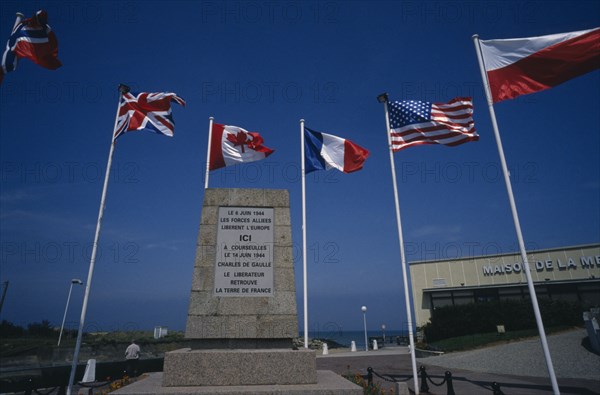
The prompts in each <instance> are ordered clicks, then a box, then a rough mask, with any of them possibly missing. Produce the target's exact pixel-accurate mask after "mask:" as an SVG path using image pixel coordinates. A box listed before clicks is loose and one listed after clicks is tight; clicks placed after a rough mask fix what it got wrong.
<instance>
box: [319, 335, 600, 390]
mask: <svg viewBox="0 0 600 395" xmlns="http://www.w3.org/2000/svg"><path fill="white" fill-rule="evenodd" d="M585 336H586V332H585V331H584V330H574V331H569V332H564V333H560V334H556V335H551V336H548V345H549V348H550V353H551V356H552V359H553V365H554V370H555V373H556V376H557V378H558V384H559V387H560V389H561V393H562V394H590V395H591V394H600V357H599V356H597V355H595V354H593V353H591V352H589V351H587V350H586V349H585V348H584V347H583V346H581V341H582V340H583V338H585ZM421 365H423V366H425V368H426V370H427V373H428V375H429V376H431V378H432V380H433V381H434V382H436V383H440V382H442V381H443V379H444V373H445V372H446V371H447V370H448V371H450V372H452V377H453V387H454V390H455V392H456V394H465V395H469V394H472V395H479V394H486V393H487V394H492V393H493V391H492V388H491V384H492V383H493V382H497V383H499V384H500V388H501V390H502V392H503V393H504V394H506V395H509V394H515V395H529V394H531V395H533V394H549V393H552V387H551V384H550V379H549V378H548V374H547V370H546V365H545V360H544V357H543V353H542V350H541V345H540V342H539V339H530V340H524V341H518V342H511V343H508V344H504V345H497V346H492V347H486V348H482V349H478V350H473V351H465V352H457V353H448V354H444V355H442V356H434V357H429V358H418V359H417V368H418V367H420V366H421ZM368 367H372V368H373V370H374V371H375V372H376V373H379V374H381V375H393V376H394V379H396V380H407V379H408V386H409V388H410V389H412V390H414V382H413V380H412V366H411V361H410V354H409V353H408V348H407V347H386V348H383V349H380V350H377V351H368V352H366V351H357V352H349V351H342V352H339V351H338V352H334V353H331V354H330V355H327V356H318V357H317V369H324V370H332V371H334V372H336V373H338V374H366V373H367V368H368ZM376 382H377V383H379V384H381V386H382V388H384V389H386V390H387V389H389V388H392V387H393V384H392V383H389V382H386V381H385V380H383V379H380V378H376ZM428 384H429V392H428V393H430V394H446V392H447V388H446V385H445V384H444V385H442V386H439V387H438V386H435V385H434V384H432V383H431V382H429V383H428ZM418 385H419V387H420V382H419V384H418Z"/></svg>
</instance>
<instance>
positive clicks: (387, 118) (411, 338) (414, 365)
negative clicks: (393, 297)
mask: <svg viewBox="0 0 600 395" xmlns="http://www.w3.org/2000/svg"><path fill="white" fill-rule="evenodd" d="M380 97H383V95H380ZM378 99H379V98H378ZM383 106H384V109H385V126H386V129H387V137H388V146H389V150H390V164H391V168H392V180H393V185H394V201H395V203H396V222H397V225H398V242H399V244H400V261H401V264H402V280H403V283H404V300H405V303H406V317H407V321H408V339H409V342H410V359H411V362H412V370H413V380H414V384H415V394H417V395H419V377H418V375H417V360H416V357H415V339H414V336H413V323H412V308H411V303H410V292H409V289H408V275H407V273H406V257H405V255H404V238H403V236H402V221H401V219H400V202H399V200H398V186H397V185H396V166H395V165H394V151H393V150H392V137H391V135H390V116H389V113H388V97H387V94H385V101H384V102H383Z"/></svg>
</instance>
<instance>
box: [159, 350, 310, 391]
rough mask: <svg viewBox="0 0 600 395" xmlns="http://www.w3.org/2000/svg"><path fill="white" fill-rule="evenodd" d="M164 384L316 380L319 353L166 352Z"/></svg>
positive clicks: (300, 351) (286, 383)
mask: <svg viewBox="0 0 600 395" xmlns="http://www.w3.org/2000/svg"><path fill="white" fill-rule="evenodd" d="M163 370H164V377H163V385H164V386H165V387H184V386H219V385H229V386H231V385H273V384H277V385H290V384H314V383H316V382H317V366H316V355H315V351H314V350H308V349H304V348H302V349H299V350H292V349H276V348H275V349H266V350H247V349H235V350H192V349H189V348H182V349H179V350H175V351H170V352H167V353H165V363H164V369H163Z"/></svg>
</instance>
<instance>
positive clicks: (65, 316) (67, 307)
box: [56, 278, 83, 347]
mask: <svg viewBox="0 0 600 395" xmlns="http://www.w3.org/2000/svg"><path fill="white" fill-rule="evenodd" d="M73 284H77V285H81V284H83V282H82V281H81V280H80V279H78V278H74V279H72V280H71V285H70V286H69V296H67V305H66V306H65V314H64V315H63V320H62V324H61V326H60V334H59V335H58V344H57V345H56V346H57V347H58V346H60V339H61V338H62V334H63V329H64V328H65V320H66V319H67V310H69V301H70V300H71V291H72V290H73Z"/></svg>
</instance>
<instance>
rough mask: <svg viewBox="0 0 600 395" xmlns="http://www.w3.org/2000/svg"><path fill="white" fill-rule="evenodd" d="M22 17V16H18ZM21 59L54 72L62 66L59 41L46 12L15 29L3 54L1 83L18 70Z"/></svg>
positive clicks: (39, 12)
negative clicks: (49, 23) (7, 75)
mask: <svg viewBox="0 0 600 395" xmlns="http://www.w3.org/2000/svg"><path fill="white" fill-rule="evenodd" d="M18 15H20V16H21V17H22V14H18ZM20 58H27V59H30V60H31V61H33V62H34V63H37V64H39V65H40V66H42V67H44V68H46V69H50V70H54V69H57V68H59V67H60V66H62V64H61V63H60V60H58V41H57V40H56V35H55V34H54V32H53V31H52V29H51V28H50V26H49V25H48V14H47V13H46V11H44V10H40V11H38V12H36V13H35V15H34V16H33V17H31V18H28V19H24V20H21V21H19V22H18V23H17V24H16V25H15V27H14V28H13V30H12V32H11V35H10V37H9V39H8V42H7V43H6V48H5V50H4V53H3V54H2V63H1V68H0V83H2V80H3V78H4V75H5V74H6V73H8V72H11V71H14V70H15V69H16V68H17V62H18V60H19V59H20Z"/></svg>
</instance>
